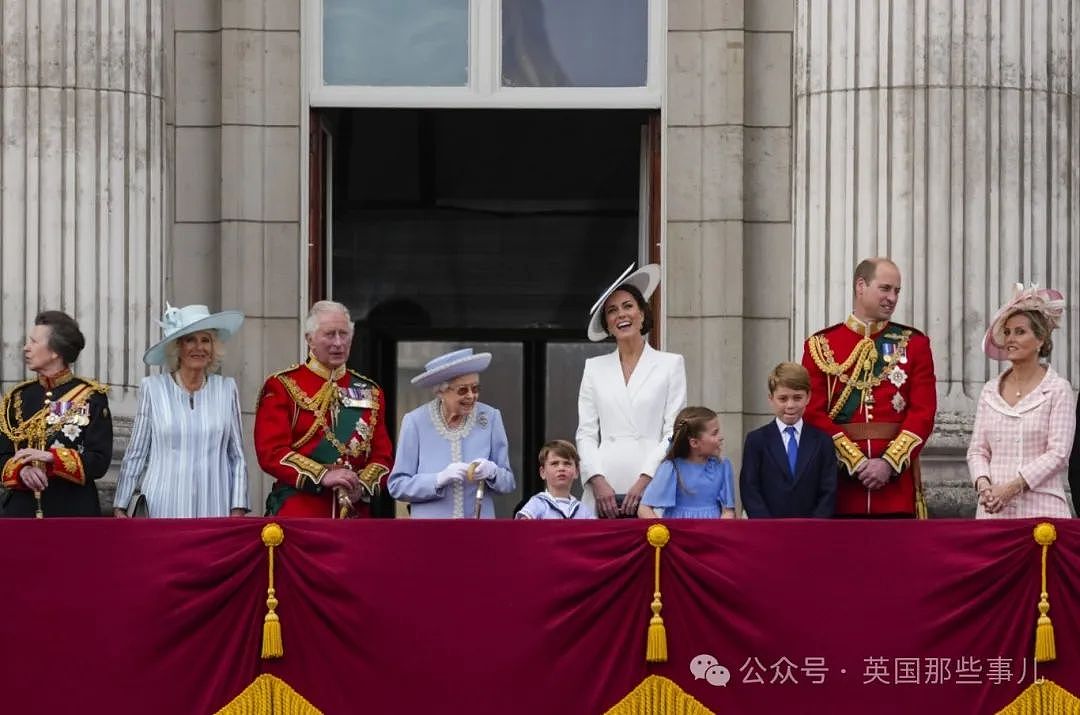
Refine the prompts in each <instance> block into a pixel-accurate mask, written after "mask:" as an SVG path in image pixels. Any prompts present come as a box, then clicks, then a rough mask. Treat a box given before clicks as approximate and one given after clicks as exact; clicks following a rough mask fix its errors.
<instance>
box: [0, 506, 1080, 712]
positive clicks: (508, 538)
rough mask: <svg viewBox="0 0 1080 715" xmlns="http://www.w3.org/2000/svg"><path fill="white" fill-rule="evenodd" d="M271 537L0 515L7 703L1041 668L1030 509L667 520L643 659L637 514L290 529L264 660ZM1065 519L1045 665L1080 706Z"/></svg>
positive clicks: (36, 705)
mask: <svg viewBox="0 0 1080 715" xmlns="http://www.w3.org/2000/svg"><path fill="white" fill-rule="evenodd" d="M264 523H265V520H262V519H233V520H227V519H223V520H204V521H170V520H162V521H149V520H147V521H139V520H131V521H126V520H125V521H113V520H78V519H71V520H59V519H57V520H47V521H44V522H40V521H33V520H26V521H20V520H4V521H0V539H2V543H3V544H4V550H3V554H2V555H0V574H2V575H0V579H2V580H0V589H2V591H0V593H2V598H3V604H4V611H3V616H2V617H0V667H2V668H3V671H2V672H3V676H2V678H0V682H2V683H3V687H2V691H0V693H2V694H0V712H5V713H8V712H10V713H20V714H23V713H49V714H50V715H51V714H53V713H61V712H69V711H77V712H81V713H143V712H155V713H177V714H183V715H191V714H192V713H211V712H214V711H215V710H217V709H218V708H220V707H222V706H223V705H225V704H226V703H227V702H229V701H230V700H231V699H232V698H233V697H234V696H236V695H237V694H238V693H240V692H241V691H242V690H243V689H244V688H245V687H246V686H247V685H248V684H249V683H251V681H252V680H254V678H255V677H256V676H257V675H258V674H259V673H261V672H268V673H273V674H274V675H277V676H278V677H280V678H281V679H283V680H284V681H286V682H287V683H288V684H289V685H291V686H292V687H293V688H295V689H296V690H297V691H298V692H299V693H300V694H301V695H303V696H304V697H305V698H307V699H308V700H309V701H311V702H312V703H313V704H314V705H315V706H317V707H318V708H320V709H321V710H322V711H323V712H325V713H327V714H336V713H360V712H363V713H458V712H461V713H465V712H469V713H510V712H513V713H601V712H604V711H605V710H606V709H607V708H609V707H611V706H612V705H614V704H615V703H616V702H617V701H618V700H619V699H621V698H622V697H623V696H624V695H626V694H627V693H628V692H629V691H630V690H632V689H633V688H634V687H635V686H636V685H637V684H638V683H640V682H641V681H642V680H643V679H644V678H645V677H646V676H648V675H649V674H653V673H655V674H659V675H664V676H666V677H668V678H671V679H672V680H673V681H675V682H676V683H677V684H678V685H679V686H681V687H682V688H684V689H685V690H686V691H687V692H688V693H690V694H691V695H693V696H694V697H695V698H697V699H698V700H700V701H701V702H702V703H703V704H705V705H706V706H708V707H709V708H710V709H712V710H714V711H715V712H718V713H720V712H737V713H743V712H769V713H804V712H830V713H844V712H860V713H863V712H875V713H885V712H897V713H901V712H902V713H911V712H919V711H921V712H927V713H938V712H950V713H985V712H994V711H995V710H997V709H999V708H1001V707H1002V706H1004V705H1005V704H1007V703H1008V702H1009V701H1011V700H1012V699H1013V698H1015V697H1016V696H1017V695H1018V694H1019V693H1020V692H1021V691H1022V690H1023V689H1024V688H1025V687H1027V686H1028V685H1029V684H1030V683H1031V682H1032V679H1033V677H1034V676H1035V675H1036V673H1035V665H1034V663H1033V662H1032V658H1031V655H1032V653H1033V638H1034V631H1035V619H1036V616H1037V609H1036V605H1037V603H1038V598H1039V574H1040V566H1039V555H1040V547H1039V546H1038V545H1036V544H1035V542H1034V540H1033V539H1032V529H1033V527H1034V525H1035V524H1036V523H1037V522H1036V521H1034V520H1025V521H1014V522H995V523H983V522H979V523H976V522H972V521H932V522H921V523H918V522H859V521H841V522H820V521H814V522H811V521H777V522H766V521H759V522H746V521H735V522H720V521H715V522H678V521H670V522H666V523H667V525H668V527H669V528H670V530H671V542H670V544H669V545H668V546H667V547H666V548H665V549H664V550H663V555H662V573H661V591H662V594H663V603H664V608H663V612H662V615H663V618H664V621H665V624H666V629H667V637H668V648H669V660H668V662H667V663H665V664H660V665H653V666H649V665H647V664H646V663H645V659H644V654H645V639H646V627H647V624H648V619H649V616H650V611H649V603H650V602H651V600H652V592H653V549H652V547H650V546H649V545H648V544H647V543H646V541H645V528H646V526H647V523H646V522H635V521H623V522H618V523H601V522H559V523H555V522H539V523H536V522H524V523H523V522H510V521H493V522H480V523H475V522H456V523H451V522H418V521H412V522H410V521H398V522H385V521H378V522H374V521H356V522H329V521H316V520H292V521H288V520H282V521H280V522H279V523H281V524H282V526H283V527H284V529H285V542H284V544H283V545H282V546H281V547H280V548H279V549H278V550H277V553H276V557H275V562H276V566H275V581H276V586H277V595H278V599H279V601H280V606H279V607H278V613H279V614H280V616H281V622H282V633H283V639H284V646H285V656H284V658H282V659H281V660H276V661H262V660H260V659H259V647H260V639H261V633H262V621H263V615H264V613H265V611H266V608H265V599H266V579H267V564H266V549H265V547H264V546H263V545H262V542H261V540H260V537H259V532H260V529H261V527H262V525H263V524H264ZM1055 525H1056V527H1057V530H1058V540H1057V543H1055V544H1054V546H1052V547H1051V549H1050V557H1049V566H1048V576H1049V591H1050V605H1051V610H1050V617H1051V619H1052V620H1053V624H1054V629H1055V633H1056V640H1057V656H1058V659H1057V661H1056V662H1053V663H1048V664H1043V665H1040V666H1039V668H1038V675H1039V676H1044V677H1047V678H1049V679H1051V680H1054V681H1055V682H1057V683H1058V684H1059V685H1061V686H1063V687H1065V688H1066V689H1067V690H1069V691H1071V692H1073V693H1075V694H1080V607H1078V606H1080V550H1078V548H1077V547H1078V544H1080V526H1077V525H1076V524H1074V523H1073V522H1070V521H1059V522H1056V523H1055ZM701 655H709V656H712V657H713V658H715V660H716V661H717V663H718V664H719V665H721V666H723V667H725V668H727V670H728V672H729V675H730V680H729V681H728V682H727V684H726V686H720V685H716V684H710V680H712V681H713V682H714V683H715V682H719V679H718V677H717V673H718V672H719V671H714V672H713V674H712V676H710V677H709V678H700V679H698V678H695V676H694V675H693V674H692V672H691V667H690V664H691V661H692V660H694V659H695V658H696V657H697V656H701ZM710 662H711V661H710ZM699 674H700V669H699ZM758 679H760V680H761V681H762V682H760V683H759V682H752V681H756V680H758ZM939 681H940V682H939Z"/></svg>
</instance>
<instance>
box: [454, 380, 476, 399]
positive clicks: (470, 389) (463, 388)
mask: <svg viewBox="0 0 1080 715" xmlns="http://www.w3.org/2000/svg"><path fill="white" fill-rule="evenodd" d="M450 391H451V392H454V393H455V394H457V396H458V397H466V396H468V395H469V394H470V393H472V394H474V395H479V394H480V383H479V382H477V383H475V384H473V385H458V386H457V387H451V388H450Z"/></svg>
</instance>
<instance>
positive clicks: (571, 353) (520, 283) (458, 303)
mask: <svg viewBox="0 0 1080 715" xmlns="http://www.w3.org/2000/svg"><path fill="white" fill-rule="evenodd" d="M656 117H657V115H656V113H655V112H647V111H635V110H603V111H600V110H595V111H594V110H589V111H583V110H565V111H564V110H435V109H348V110H346V109H340V110H321V111H319V112H318V113H316V115H315V116H314V117H313V119H317V122H318V127H319V131H321V132H322V133H323V134H322V136H324V137H325V142H324V147H323V149H324V151H325V156H324V157H323V158H322V162H321V168H320V169H319V172H320V174H319V175H320V176H321V177H322V184H323V189H324V191H325V194H324V195H323V196H325V204H324V206H325V215H324V218H325V220H322V221H319V223H318V225H319V226H320V229H319V230H320V231H323V232H324V235H323V237H322V245H321V247H319V248H320V249H321V251H322V253H320V254H319V255H320V256H321V257H320V259H319V260H320V261H321V260H325V270H326V272H325V276H324V277H323V280H324V281H325V291H326V294H327V295H330V296H332V297H333V298H334V299H335V300H338V301H341V302H342V303H345V304H346V305H347V306H349V308H350V310H351V311H352V313H353V317H354V319H356V320H357V328H358V329H357V337H356V342H355V343H354V347H353V353H352V359H351V363H352V366H353V367H354V368H355V369H357V370H360V371H361V372H363V373H364V374H367V375H370V376H371V377H373V378H374V379H376V380H377V381H378V382H380V384H382V385H383V387H384V388H385V390H386V393H387V400H388V406H387V410H388V415H387V419H388V427H389V428H390V431H391V435H392V436H393V435H394V434H395V432H396V429H397V427H398V425H399V424H400V420H401V417H402V416H403V415H404V414H405V413H406V412H407V411H409V410H410V409H412V408H414V407H416V406H418V405H419V404H422V403H423V402H424V401H426V400H428V399H431V395H430V394H425V393H422V392H421V391H417V390H415V389H414V388H412V387H411V385H410V384H409V379H410V378H411V377H412V376H414V375H415V374H417V373H418V372H420V371H421V370H422V369H423V364H424V362H426V361H427V360H429V359H430V358H432V357H434V356H436V355H438V354H440V353H442V352H445V351H448V350H451V349H455V348H457V347H459V346H469V347H473V348H475V349H477V350H486V351H489V352H492V353H493V355H494V360H493V362H492V367H491V368H490V369H489V370H488V373H487V374H485V376H484V393H483V396H482V400H483V401H484V402H487V403H489V404H492V405H493V406H495V407H497V408H499V409H500V410H501V411H502V413H503V418H504V421H505V424H506V428H507V434H508V437H509V440H510V447H511V466H512V468H513V470H514V474H515V475H516V476H517V478H518V479H517V481H518V485H519V488H518V492H517V493H516V494H514V495H510V496H508V497H506V498H503V499H501V500H500V501H498V502H497V504H496V511H497V514H498V515H499V516H504V517H505V516H509V515H510V514H511V513H512V511H513V508H514V506H515V505H516V504H517V503H518V502H519V501H520V500H521V498H522V497H523V496H527V495H530V494H532V493H534V492H535V491H537V490H538V489H539V486H540V485H539V480H538V477H537V475H536V461H535V460H536V453H537V451H538V450H539V448H540V446H541V444H542V443H543V442H544V441H545V439H553V438H566V439H571V440H572V439H573V436H574V431H575V429H576V426H577V387H578V382H579V381H580V376H581V370H582V368H583V365H584V361H585V359H586V358H587V357H590V356H592V355H597V354H601V353H604V352H608V351H610V350H611V349H612V348H611V346H610V345H606V344H592V343H589V342H587V340H586V338H585V323H586V320H587V311H588V309H589V307H590V306H591V305H592V303H593V301H594V300H595V299H596V294H597V293H598V292H599V291H600V290H602V289H603V288H604V287H606V286H607V284H608V283H609V282H610V281H611V280H612V278H613V277H614V276H616V275H618V273H619V272H620V271H622V270H623V269H624V268H625V267H626V266H627V264H629V263H631V262H642V261H643V260H649V259H650V258H653V257H654V255H655V254H654V253H653V251H650V250H648V249H649V247H653V248H654V249H655V248H656V241H655V240H650V235H651V234H652V233H653V232H654V224H655V227H658V225H659V220H658V211H655V210H650V208H649V207H650V205H651V204H652V203H654V201H655V199H656V197H655V193H656V192H655V191H650V190H649V189H650V185H653V186H655V183H654V182H655V179H654V178H653V175H652V172H653V170H656V176H657V177H658V167H659V162H658V161H657V160H656V159H657V157H658V151H659V148H658V141H656V139H655V137H658V134H655V133H652V132H651V130H650V126H651V127H652V129H655V126H656ZM313 125H314V122H313ZM319 200H320V201H322V200H323V198H322V196H320V198H319ZM313 225H315V223H314V222H313ZM655 230H656V231H658V228H655ZM315 278H316V279H318V276H315Z"/></svg>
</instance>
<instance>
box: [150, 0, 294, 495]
mask: <svg viewBox="0 0 1080 715" xmlns="http://www.w3.org/2000/svg"><path fill="white" fill-rule="evenodd" d="M300 6H301V4H300V3H297V2H296V1H295V0H269V1H268V2H264V1H263V0H224V1H222V0H174V3H173V16H174V21H175V33H174V38H175V50H174V52H175V92H176V103H175V129H174V131H175V147H176V148H175V151H176V162H175V190H176V216H175V223H174V231H175V234H176V240H175V241H174V246H173V251H172V254H171V265H170V273H169V288H170V290H171V292H172V295H174V296H175V298H174V302H178V303H192V302H194V303H208V304H209V305H211V307H212V308H213V309H217V308H221V309H234V310H241V311H243V312H244V314H245V316H246V320H245V321H244V327H243V329H242V330H241V331H240V333H239V334H238V335H237V336H236V338H235V339H234V340H233V342H232V343H230V344H229V345H228V346H227V352H226V358H225V362H224V365H223V372H224V373H225V374H227V375H232V376H234V377H235V378H236V380H237V383H238V385H239V387H240V401H241V410H242V412H243V418H244V428H245V429H244V434H245V441H244V444H245V448H246V450H247V451H246V456H247V460H248V475H249V479H250V497H251V502H252V507H253V510H254V511H255V513H261V510H262V502H263V500H264V498H265V495H266V490H267V489H268V488H269V484H270V483H269V481H268V480H266V479H264V478H263V477H262V473H261V471H260V470H259V466H258V461H257V460H256V457H255V453H254V450H253V449H252V442H253V441H252V424H253V419H254V410H255V400H256V397H257V395H258V392H259V389H260V388H261V386H262V382H263V378H265V377H266V375H267V374H268V373H270V372H273V371H275V370H280V369H283V368H285V367H288V366H289V365H290V364H292V363H294V362H297V361H298V360H299V359H300V358H301V351H300V333H301V326H300V320H299V316H300V315H301V313H303V312H304V310H305V306H301V298H300V295H301V293H300V280H301V276H306V274H307V271H306V269H302V268H301V266H302V256H303V253H302V244H301V241H300V206H301V204H300V196H301V194H300V192H301V176H303V177H304V179H305V180H306V168H307V161H306V157H301V154H300V119H301V111H302V106H301V96H300V68H301V57H300ZM305 109H306V107H305ZM302 172H303V173H302Z"/></svg>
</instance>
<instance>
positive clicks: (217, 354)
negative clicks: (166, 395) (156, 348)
mask: <svg viewBox="0 0 1080 715" xmlns="http://www.w3.org/2000/svg"><path fill="white" fill-rule="evenodd" d="M199 333H209V334H210V343H211V344H212V345H213V348H212V350H211V354H210V362H209V363H207V365H206V372H207V373H211V372H217V371H218V370H220V369H221V361H222V360H223V359H224V358H225V346H224V343H222V341H221V338H219V337H218V333H217V331H216V330H196V331H195V332H194V333H188V334H187V335H181V336H180V337H178V338H175V339H173V340H170V341H169V342H167V343H166V344H165V362H164V365H165V369H166V370H167V371H168V372H176V371H177V370H179V369H180V341H181V340H183V339H184V338H186V337H188V336H191V335H198V334H199Z"/></svg>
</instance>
